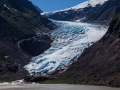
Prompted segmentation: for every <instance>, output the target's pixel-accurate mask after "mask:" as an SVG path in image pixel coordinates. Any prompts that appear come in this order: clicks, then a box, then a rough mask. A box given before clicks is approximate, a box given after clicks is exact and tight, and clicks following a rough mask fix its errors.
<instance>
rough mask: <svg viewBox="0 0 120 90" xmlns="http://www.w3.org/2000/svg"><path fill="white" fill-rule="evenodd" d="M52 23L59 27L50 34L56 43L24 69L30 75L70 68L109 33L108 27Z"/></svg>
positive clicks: (60, 22)
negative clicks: (89, 48)
mask: <svg viewBox="0 0 120 90" xmlns="http://www.w3.org/2000/svg"><path fill="white" fill-rule="evenodd" d="M52 21H53V22H54V23H55V24H56V25H58V27H59V28H58V29H56V30H54V31H51V32H50V34H51V36H52V37H53V39H54V41H53V43H52V44H51V48H49V49H48V50H46V51H45V52H44V53H43V54H41V55H39V56H36V57H33V58H32V60H31V62H30V63H29V64H28V65H26V66H25V67H24V68H25V69H26V70H28V71H29V73H30V74H41V73H42V74H43V73H48V72H52V71H54V70H56V69H59V68H63V67H65V66H69V65H70V64H72V63H73V62H74V61H76V59H77V58H78V57H79V56H80V55H81V53H82V52H83V50H84V49H85V48H87V47H89V46H91V45H92V44H93V43H95V42H96V41H98V40H99V39H101V38H102V37H103V35H104V34H105V33H106V31H107V28H106V27H104V26H100V25H93V24H87V23H78V22H68V21H55V20H52ZM38 49H39V48H38Z"/></svg>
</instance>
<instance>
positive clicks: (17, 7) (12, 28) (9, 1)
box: [0, 0, 54, 40]
mask: <svg viewBox="0 0 120 90" xmlns="http://www.w3.org/2000/svg"><path fill="white" fill-rule="evenodd" d="M53 26H54V24H53V23H52V22H51V21H50V20H48V19H47V18H45V17H43V16H41V15H40V12H39V11H37V9H36V8H35V7H34V6H33V4H32V3H31V2H30V1H28V0H1V1H0V31H1V32H2V34H1V35H0V36H3V37H9V39H11V40H13V39H14V40H20V39H24V38H28V37H32V36H34V35H35V34H36V33H35V32H36V31H38V30H42V31H46V30H45V29H47V28H49V29H54V27H53ZM6 33H10V34H11V35H12V36H13V37H10V36H11V35H10V34H8V35H7V34H6ZM4 35H5V36H4Z"/></svg>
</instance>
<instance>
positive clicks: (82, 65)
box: [59, 14, 120, 87]
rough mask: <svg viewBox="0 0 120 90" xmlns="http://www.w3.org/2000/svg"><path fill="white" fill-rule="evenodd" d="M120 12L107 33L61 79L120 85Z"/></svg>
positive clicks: (74, 81) (82, 82)
mask: <svg viewBox="0 0 120 90" xmlns="http://www.w3.org/2000/svg"><path fill="white" fill-rule="evenodd" d="M119 32H120V14H119V15H118V16H117V17H116V18H115V19H113V20H112V22H111V24H110V27H109V30H108V32H107V33H106V35H105V36H104V37H103V38H102V39H101V40H100V41H98V42H97V43H95V44H94V45H93V46H91V47H90V48H88V49H86V50H85V51H84V52H83V54H82V55H81V56H80V57H79V58H78V60H77V61H76V62H75V63H73V64H72V65H71V66H70V67H69V69H68V70H67V71H66V72H64V73H63V74H62V75H60V76H59V77H60V78H59V80H61V81H63V82H66V81H69V82H70V83H80V84H97V85H110V86H115V87H120V51H119V50H120V37H119V35H120V33H119ZM67 83H68V82H67Z"/></svg>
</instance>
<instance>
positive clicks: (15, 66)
mask: <svg viewBox="0 0 120 90" xmlns="http://www.w3.org/2000/svg"><path fill="white" fill-rule="evenodd" d="M55 28H57V26H56V25H55V24H53V23H52V22H51V21H50V20H48V19H47V18H45V17H43V16H41V15H40V12H39V11H38V10H37V9H36V8H35V7H34V5H33V4H32V3H31V2H30V1H28V0H0V81H12V80H16V79H21V78H24V76H25V74H26V71H25V70H24V69H23V67H24V65H26V64H27V63H28V62H29V61H30V59H31V57H32V56H35V55H38V54H40V53H42V52H43V51H44V50H46V49H48V48H49V47H50V45H51V42H52V40H51V37H50V36H49V35H48V34H47V32H48V31H50V30H53V29H55ZM36 45H37V46H36ZM37 47H39V50H38V48H37ZM33 49H34V51H33Z"/></svg>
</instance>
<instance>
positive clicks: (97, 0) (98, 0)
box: [41, 0, 108, 16]
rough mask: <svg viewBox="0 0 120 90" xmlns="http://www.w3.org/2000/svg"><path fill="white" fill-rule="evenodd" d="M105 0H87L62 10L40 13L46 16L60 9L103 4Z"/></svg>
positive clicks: (75, 8) (74, 8)
mask: <svg viewBox="0 0 120 90" xmlns="http://www.w3.org/2000/svg"><path fill="white" fill-rule="evenodd" d="M106 1H108V0H87V1H85V2H83V3H80V4H78V5H76V6H73V7H71V8H67V9H63V10H56V11H51V12H43V13H41V15H45V16H48V15H52V14H54V13H57V12H62V11H66V13H67V11H68V10H77V9H81V10H82V9H83V8H86V7H90V6H91V7H96V5H103V4H104V3H105V2H106Z"/></svg>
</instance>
